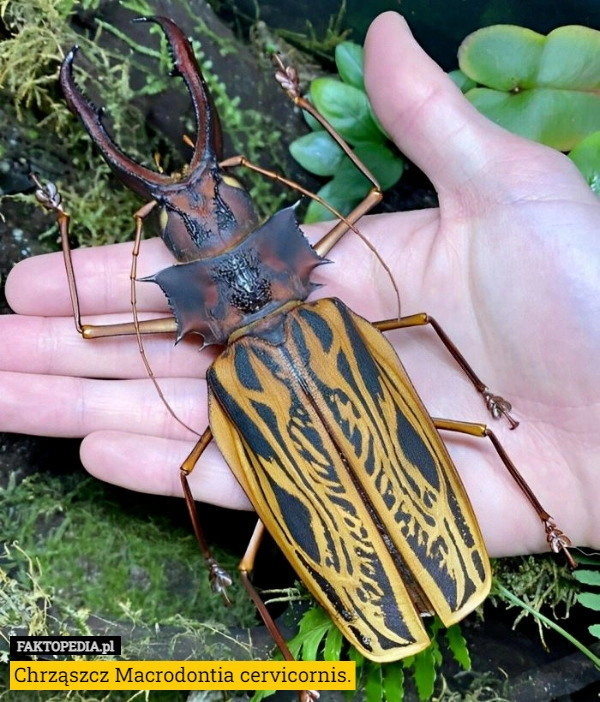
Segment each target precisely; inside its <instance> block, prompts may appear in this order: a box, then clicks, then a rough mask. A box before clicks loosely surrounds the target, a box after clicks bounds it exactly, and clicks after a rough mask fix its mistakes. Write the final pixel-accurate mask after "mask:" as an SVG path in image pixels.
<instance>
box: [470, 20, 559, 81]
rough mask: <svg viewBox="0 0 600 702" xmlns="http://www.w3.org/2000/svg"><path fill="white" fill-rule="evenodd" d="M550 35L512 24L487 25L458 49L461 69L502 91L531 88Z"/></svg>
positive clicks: (476, 79)
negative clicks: (545, 35) (547, 37)
mask: <svg viewBox="0 0 600 702" xmlns="http://www.w3.org/2000/svg"><path fill="white" fill-rule="evenodd" d="M545 42H546V37H544V36H543V35H542V34H538V33H537V32H534V31H532V30H531V29H526V28H525V27H517V26H515V25H511V24H497V25H494V26H492V27H484V28H483V29H478V30H477V31H476V32H473V33H472V34H470V35H469V36H468V37H467V38H466V39H465V40H464V41H463V42H462V44H461V45H460V47H459V49H458V65H459V67H460V70H461V71H462V72H463V73H464V74H465V75H467V76H468V77H469V78H471V79H472V80H474V81H475V82H476V83H481V84H482V85H486V86H487V87H489V88H494V89H495V90H500V91H510V90H514V89H515V88H516V87H519V88H521V89H524V88H531V87H533V86H534V85H535V79H536V77H537V75H538V70H539V66H540V61H541V58H542V53H543V51H544V44H545Z"/></svg>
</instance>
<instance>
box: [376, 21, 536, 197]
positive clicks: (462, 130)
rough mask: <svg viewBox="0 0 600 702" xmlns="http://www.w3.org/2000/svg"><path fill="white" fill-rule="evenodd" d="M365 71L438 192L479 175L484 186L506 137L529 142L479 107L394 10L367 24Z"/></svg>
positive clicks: (401, 139) (381, 114)
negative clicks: (499, 123)
mask: <svg viewBox="0 0 600 702" xmlns="http://www.w3.org/2000/svg"><path fill="white" fill-rule="evenodd" d="M365 78H366V86H367V91H368V94H369V98H370V100H371V104H372V105H373V107H374V109H375V112H376V113H377V117H378V118H379V120H380V122H381V124H382V125H383V127H384V129H385V130H386V131H387V133H388V134H389V135H390V136H391V138H392V139H393V140H394V142H395V143H396V144H397V146H398V147H399V148H400V150H401V151H402V152H403V153H404V154H406V156H408V158H410V159H411V160H412V161H413V162H414V163H416V165H417V166H418V167H419V168H421V170H423V171H424V172H425V173H426V174H427V175H428V176H429V178H430V179H431V181H432V182H433V184H434V185H435V187H436V190H438V192H439V193H440V195H443V192H444V191H445V190H450V191H456V190H457V189H459V188H461V187H463V186H464V185H465V184H466V183H471V182H473V180H474V179H475V178H477V183H478V186H479V187H481V185H482V183H481V180H480V178H481V177H482V176H483V177H484V178H485V175H486V173H490V175H491V176H493V168H492V163H493V160H494V158H495V156H496V155H497V154H498V153H500V151H499V150H500V149H502V150H503V151H504V152H506V149H507V142H506V140H507V139H516V140H518V141H519V142H522V141H523V140H522V139H520V138H519V137H514V136H513V135H510V134H509V133H508V132H506V131H505V130H504V129H501V128H500V127H498V126H496V125H494V124H493V123H492V122H490V121H489V120H487V119H486V118H485V117H483V116H482V115H481V114H480V113H479V112H477V110H476V109H475V108H474V107H473V106H472V105H471V104H470V103H469V102H468V101H467V100H466V99H465V98H464V97H463V95H462V93H461V92H460V90H459V89H458V88H457V87H456V86H455V85H454V83H453V82H452V80H451V79H450V78H449V77H448V75H447V74H446V73H445V72H444V71H443V70H442V69H441V68H440V67H439V66H438V65H437V64H436V63H435V62H434V61H433V60H432V59H431V58H430V57H429V56H428V55H427V54H426V53H425V52H424V51H423V49H421V47H420V46H419V45H418V44H417V42H416V41H415V39H414V37H413V35H412V33H411V31H410V29H409V28H408V25H407V23H406V21H405V20H404V18H403V17H402V16H401V15H399V14H397V13H395V12H385V13H383V14H381V15H379V17H377V18H376V19H375V20H374V22H373V23H372V24H371V27H370V28H369V32H368V34H367V37H366V40H365ZM508 148H509V149H510V148H511V145H510V144H509V145H508Z"/></svg>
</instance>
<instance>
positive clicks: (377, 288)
mask: <svg viewBox="0 0 600 702" xmlns="http://www.w3.org/2000/svg"><path fill="white" fill-rule="evenodd" d="M366 61H367V66H366V76H367V87H368V91H369V95H370V98H371V100H372V103H373V105H374V107H375V109H376V111H377V114H378V116H379V118H380V121H381V123H382V124H383V126H384V127H385V129H386V130H387V131H388V133H389V134H390V135H391V136H392V137H393V138H394V140H395V141H396V143H397V144H398V146H399V147H400V149H401V150H402V151H403V152H404V153H405V154H406V155H407V156H408V157H409V158H411V159H412V160H413V161H414V162H415V163H416V164H417V165H418V166H419V167H420V168H422V169H423V170H424V171H425V172H426V173H427V174H428V176H429V177H430V178H431V180H432V182H433V183H434V185H435V187H436V189H437V191H438V193H439V199H440V207H439V209H431V210H424V211H419V212H410V213H399V214H392V215H380V216H372V217H367V218H364V219H363V220H362V221H361V223H360V228H361V232H362V233H363V234H364V236H365V237H367V238H368V239H369V240H370V241H371V242H372V243H373V245H374V246H375V247H376V248H377V250H378V251H379V253H380V255H381V257H382V258H383V259H384V260H385V261H386V262H387V264H388V265H389V267H390V268H391V270H392V272H393V275H394V277H395V279H396V281H397V284H398V287H399V290H400V294H401V312H402V314H411V313H414V312H421V311H426V312H428V313H429V314H431V315H433V316H434V317H435V318H436V319H437V320H438V322H439V323H440V324H441V325H442V326H443V327H444V329H445V330H446V331H447V332H448V334H449V335H450V337H451V338H452V339H453V341H454V342H455V343H456V344H457V346H458V347H459V348H460V350H461V351H462V353H463V354H464V356H465V357H466V358H467V360H468V361H469V363H470V364H471V365H472V366H473V368H474V369H475V371H476V372H477V373H478V375H479V376H480V377H481V378H482V379H483V380H484V382H486V383H487V384H488V385H489V387H490V389H491V390H492V391H494V392H497V393H499V394H501V395H503V396H505V397H507V398H508V399H510V401H511V402H512V403H513V405H514V407H515V416H516V417H517V418H518V419H519V420H520V422H521V424H520V426H519V427H518V428H517V429H516V430H515V431H510V430H509V427H508V424H507V423H505V422H500V423H497V422H495V421H494V420H493V419H491V417H490V416H489V415H488V414H487V412H486V410H485V407H484V404H483V402H482V400H481V398H480V397H478V396H477V393H476V392H475V391H474V390H473V388H472V386H471V385H470V383H469V381H468V380H467V379H466V377H465V376H464V374H462V373H461V371H460V370H459V369H458V367H457V366H456V364H455V362H454V361H453V359H452V358H451V357H450V355H449V354H448V352H447V351H446V350H445V349H444V348H443V346H442V345H441V344H440V343H439V341H438V340H437V339H436V337H435V335H434V333H433V332H432V331H431V330H430V329H425V328H421V329H412V330H402V331H395V332H392V333H391V334H390V335H389V338H390V340H391V341H392V343H393V344H394V345H395V346H396V349H397V351H398V353H399V355H400V357H401V359H402V360H403V362H404V363H405V365H406V367H407V369H408V371H409V373H410V374H411V376H412V377H413V379H414V382H415V385H416V387H417V389H418V390H419V391H420V393H421V395H422V397H423V399H424V401H425V403H426V405H427V406H428V408H429V409H430V412H431V414H432V415H433V416H436V417H443V418H448V419H461V420H468V421H481V422H487V423H489V424H493V428H494V431H495V432H496V433H497V434H498V436H499V437H500V438H501V440H502V441H503V443H504V445H505V448H506V449H507V451H508V453H509V454H510V455H511V457H512V459H513V460H514V462H515V463H516V465H517V466H518V468H519V470H521V472H522V473H523V475H524V476H525V477H526V479H527V480H528V482H529V483H530V485H531V487H532V488H533V489H534V491H535V492H536V494H537V495H538V497H539V499H540V501H541V502H542V504H543V505H544V507H545V508H546V509H547V510H548V511H549V512H550V513H551V514H552V515H553V517H554V518H555V519H556V521H557V523H558V525H559V526H560V527H561V528H562V529H563V530H564V531H565V532H567V533H568V534H569V536H571V538H572V539H573V541H574V542H575V543H577V544H580V545H589V546H595V547H600V507H598V503H599V502H600V487H599V485H600V481H598V480H597V478H596V476H595V475H594V471H595V467H596V465H597V462H598V459H599V458H600V429H599V427H600V372H599V371H598V369H597V365H596V363H597V360H598V349H599V348H600V321H599V320H600V309H599V308H600V294H599V293H600V239H599V237H598V231H597V230H598V222H599V221H600V203H599V202H598V201H597V200H596V199H595V197H594V196H593V194H592V193H591V191H590V190H589V189H588V188H587V186H586V184H585V182H584V181H583V179H582V178H581V176H580V175H579V174H578V173H577V171H576V170H575V168H574V166H572V164H571V163H570V162H569V160H568V159H566V158H565V157H563V156H561V155H560V154H558V153H556V152H553V151H551V150H549V149H546V148H544V147H541V146H538V145H535V144H532V143H530V142H528V141H526V140H523V139H520V138H518V137H516V136H513V135H510V134H508V133H506V132H505V131H503V130H501V129H500V128H498V127H496V126H495V125H493V124H491V123H490V122H489V121H487V120H486V119H485V118H483V117H482V116H481V115H479V114H478V113H477V112H476V111H475V110H474V108H472V107H471V106H470V105H469V104H468V103H467V102H466V101H465V100H464V98H463V97H462V95H461V94H460V92H459V91H458V90H457V89H456V88H455V87H454V85H453V84H452V82H451V81H450V80H449V79H448V77H447V76H446V75H445V74H444V73H443V72H442V71H441V70H440V69H439V67H437V66H436V65H435V64H434V63H433V62H432V61H431V59H429V57H427V55H426V54H424V53H423V51H422V50H421V49H420V48H419V47H418V45H417V44H416V43H415V42H414V39H413V38H412V36H411V35H410V32H409V30H408V28H407V27H406V24H405V23H404V21H403V20H402V19H401V18H400V16H398V15H396V14H394V13H386V14H385V15H382V16H380V17H379V18H378V19H377V20H376V21H375V22H374V23H373V25H372V27H371V30H370V32H369V35H368V37H367V43H366ZM67 206H68V203H67ZM321 233H322V230H318V229H317V228H313V229H311V230H310V231H307V234H308V236H309V237H310V238H311V240H312V241H315V240H316V239H318V238H319V235H320V234H321ZM130 251H131V249H130V246H128V245H118V246H113V247H103V248H101V249H90V250H81V251H76V252H75V256H74V261H75V268H76V272H77V275H78V282H79V287H80V296H81V300H82V308H83V311H84V314H85V319H86V321H89V322H92V323H102V322H106V321H115V320H122V319H129V318H130V317H131V311H130V307H129V278H128V276H129V265H130ZM330 257H331V258H332V259H334V261H335V264H334V265H331V266H323V267H321V268H320V269H318V272H317V275H316V276H315V277H316V278H318V280H319V282H322V283H325V287H324V288H322V289H321V291H320V292H321V294H323V295H336V296H338V297H340V298H341V299H343V300H344V301H345V302H346V303H347V304H348V305H349V306H350V307H352V308H353V309H354V310H355V311H356V312H358V313H359V314H362V315H364V316H365V317H366V318H368V319H370V320H378V319H385V318H390V317H394V316H395V315H396V314H397V304H396V299H395V295H394V291H393V287H392V286H391V284H390V281H389V279H388V278H387V276H386V275H385V273H384V272H383V269H382V268H381V265H380V264H379V262H378V261H377V259H376V258H374V257H373V255H372V253H370V252H369V250H368V249H367V248H366V247H365V246H364V244H363V243H362V242H361V241H360V240H359V239H357V238H356V237H354V236H353V235H352V234H349V235H347V236H346V238H345V239H344V240H342V242H341V243H340V244H339V245H338V246H337V247H336V248H335V249H334V250H333V251H332V253H331V256H330ZM170 263H172V261H171V260H170V258H169V254H168V252H167V250H166V249H165V247H164V245H163V244H162V242H160V241H157V240H152V241H148V242H147V243H145V244H144V246H143V250H142V255H141V260H140V264H139V270H138V274H139V275H140V276H143V275H147V274H151V273H154V272H156V271H157V270H160V269H161V268H163V267H165V266H167V265H170ZM138 288H139V289H138V298H139V309H140V311H143V312H152V313H158V314H163V315H164V313H165V311H166V310H167V306H166V303H165V300H164V298H163V296H162V294H161V293H160V291H159V290H158V288H156V286H153V285H148V284H143V285H142V284H140V285H139V286H138ZM7 296H8V298H9V302H10V304H11V306H12V307H13V309H14V310H15V312H16V313H17V314H16V315H12V316H6V317H3V318H0V430H4V431H15V432H24V433H36V434H44V435H56V436H74V437H85V439H84V442H83V444H82V459H83V462H84V464H85V465H86V467H87V468H88V470H90V472H92V473H93V474H94V475H96V476H98V477H99V478H102V479H103V480H108V481H111V482H114V483H118V484H120V485H123V486H125V487H128V488H131V489H135V490H142V491H147V492H156V493H164V494H180V486H179V475H178V470H177V468H178V466H179V465H180V463H181V461H182V460H183V459H184V458H185V456H186V455H187V453H188V452H189V450H190V448H191V447H192V445H193V443H194V440H195V437H194V435H193V434H191V433H190V432H189V431H188V430H186V429H185V428H183V427H182V426H181V424H179V423H177V422H176V421H175V420H174V419H173V418H172V417H171V415H170V414H169V413H168V411H167V410H166V408H165V407H164V406H163V404H162V403H161V402H160V400H159V399H158V396H157V393H156V390H155V388H154V386H153V385H152V383H151V381H150V380H149V379H148V378H147V376H146V373H145V370H144V367H143V365H142V362H141V360H140V356H139V353H138V352H137V342H136V340H135V339H134V338H119V339H102V340H95V341H84V340H82V339H80V338H79V337H78V335H77V334H76V332H75V330H74V327H73V322H72V319H71V318H70V309H71V308H70V302H69V297H68V291H67V287H66V280H65V274H64V267H63V264H62V260H61V257H60V255H56V254H52V255H48V256H40V257H37V258H33V259H29V260H27V261H24V262H23V263H21V264H19V265H18V266H17V267H16V268H15V270H14V271H13V273H12V274H11V276H10V278H9V280H8V282H7ZM145 345H146V351H147V354H148V357H149V359H150V362H151V364H152V367H153V369H154V372H155V374H156V376H157V377H158V378H159V379H160V384H161V387H162V389H163V392H164V394H165V396H166V397H167V398H168V399H169V402H170V404H171V405H172V406H173V408H174V409H175V411H176V413H177V415H178V416H179V417H180V418H181V419H182V420H183V421H184V422H186V423H187V424H189V425H191V426H193V427H194V428H196V429H197V431H198V432H201V431H202V430H203V429H204V428H205V426H206V424H207V407H206V400H207V398H206V383H205V382H204V374H205V371H206V368H207V366H208V365H209V364H210V362H211V361H212V359H213V358H214V357H215V354H216V353H217V351H215V350H213V349H212V348H210V349H206V350H204V351H202V352H199V351H198V343H197V342H195V341H194V340H193V339H192V340H186V341H184V342H182V343H181V344H179V345H178V346H177V347H176V348H175V347H174V346H173V343H172V339H169V338H166V337H156V338H149V339H147V340H146V344H145ZM447 443H448V446H449V448H450V451H451V453H452V455H453V457H454V458H455V460H456V463H457V466H458V468H459V471H460V473H461V475H462V476H463V479H464V481H465V484H466V487H467V491H468V492H469V495H470V496H471V499H472V501H473V503H474V506H475V509H476V512H477V514H478V517H479V519H480V522H481V525H482V529H483V532H484V536H485V539H486V543H487V545H488V548H489V550H490V553H491V554H492V555H502V554H516V553H527V552H531V551H536V550H543V549H544V548H545V540H544V533H543V529H542V527H541V525H540V523H539V519H538V518H537V516H536V515H535V512H534V511H533V510H532V508H531V506H530V505H529V504H528V503H527V502H526V501H525V499H524V498H523V496H522V494H521V493H520V492H519V489H518V488H517V486H516V485H515V484H514V482H513V481H512V479H511V478H510V476H508V474H507V472H506V470H505V469H504V467H503V466H502V464H501V462H500V461H499V459H498V457H497V455H496V454H495V452H494V450H493V447H492V446H491V444H489V442H486V441H483V440H478V439H466V438H464V437H460V436H457V435H454V434H453V435H451V436H448V437H447ZM190 482H191V485H192V489H193V491H194V494H195V496H196V498H197V499H199V500H202V501H207V502H213V503H215V504H221V505H225V506H229V507H234V508H247V507H249V504H248V502H247V500H246V498H245V496H244V494H243V493H242V491H241V489H240V488H239V486H238V484H237V483H236V482H235V479H234V478H233V476H232V475H231V473H230V471H229V469H228V468H227V466H226V465H225V464H224V462H223V459H222V458H221V457H220V454H219V452H218V449H217V448H216V447H215V446H214V445H212V446H210V447H209V449H208V450H207V452H206V453H205V454H204V455H203V456H202V460H201V462H200V464H199V465H198V467H197V469H196V470H195V471H194V473H193V474H192V476H191V481H190Z"/></svg>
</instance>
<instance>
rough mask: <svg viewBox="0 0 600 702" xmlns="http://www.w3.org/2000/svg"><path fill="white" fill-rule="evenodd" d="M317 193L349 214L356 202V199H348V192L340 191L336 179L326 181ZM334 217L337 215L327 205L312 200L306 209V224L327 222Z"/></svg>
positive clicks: (333, 205) (340, 210)
mask: <svg viewBox="0 0 600 702" xmlns="http://www.w3.org/2000/svg"><path fill="white" fill-rule="evenodd" d="M317 194H318V195H319V196H320V197H322V198H323V199H324V200H325V201H326V202H328V203H329V204H330V205H331V206H332V207H334V208H335V209H336V210H337V211H338V212H341V213H342V214H348V212H350V211H351V210H352V208H353V207H354V205H355V204H356V201H355V200H351V199H348V197H347V196H346V194H345V193H344V192H342V191H340V188H339V187H338V184H337V183H335V182H334V180H330V181H329V182H328V183H325V185H324V186H323V187H322V188H321V189H320V190H319V192H318V193H317ZM334 218H335V215H333V214H332V213H331V212H330V211H329V210H328V209H327V208H326V207H323V205H321V204H320V203H318V202H316V201H315V200H312V201H311V203H310V204H309V206H308V208H307V210H306V215H305V216H304V222H305V223H306V224H312V223H314V222H326V221H329V220H331V219H334Z"/></svg>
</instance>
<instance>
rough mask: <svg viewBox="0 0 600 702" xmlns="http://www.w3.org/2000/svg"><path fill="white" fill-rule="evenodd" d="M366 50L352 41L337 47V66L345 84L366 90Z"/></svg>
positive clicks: (344, 42)
mask: <svg viewBox="0 0 600 702" xmlns="http://www.w3.org/2000/svg"><path fill="white" fill-rule="evenodd" d="M364 62H365V59H364V50H363V48H362V46H359V45H358V44H355V43H354V42H352V41H343V42H342V43H341V44H338V45H337V46H336V47H335V65H336V66H337V69H338V73H339V74H340V77H341V79H342V80H343V81H344V83H347V84H348V85H352V86H354V87H355V88H359V89H360V90H363V91H364V89H365V77H364Z"/></svg>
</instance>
